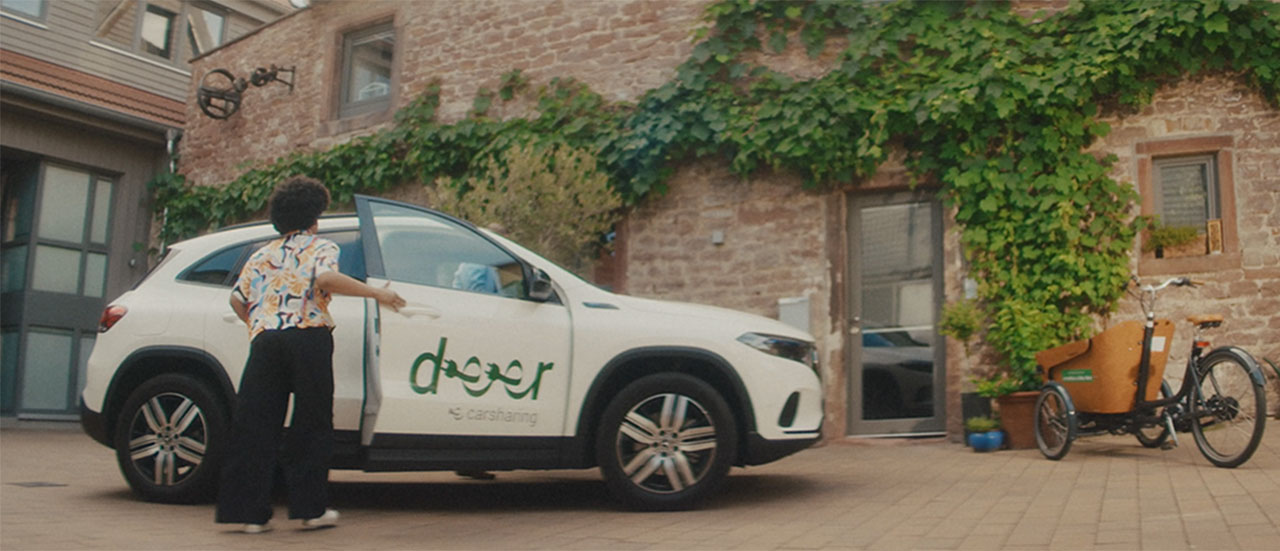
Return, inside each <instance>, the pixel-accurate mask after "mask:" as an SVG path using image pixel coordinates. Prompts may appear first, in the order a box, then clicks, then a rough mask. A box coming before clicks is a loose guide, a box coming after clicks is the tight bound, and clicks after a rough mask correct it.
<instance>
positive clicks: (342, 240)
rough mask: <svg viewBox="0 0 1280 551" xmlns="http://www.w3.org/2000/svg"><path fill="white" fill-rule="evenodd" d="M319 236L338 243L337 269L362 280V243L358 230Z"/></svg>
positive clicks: (363, 275) (363, 277)
mask: <svg viewBox="0 0 1280 551" xmlns="http://www.w3.org/2000/svg"><path fill="white" fill-rule="evenodd" d="M321 237H324V238H326V239H329V240H331V241H333V242H334V244H336V245H338V271H339V272H342V273H343V274H346V275H349V276H351V277H354V278H356V279H358V280H360V281H364V280H365V270H364V244H363V243H361V242H360V232H358V231H348V232H336V233H326V234H324V235H322V236H321Z"/></svg>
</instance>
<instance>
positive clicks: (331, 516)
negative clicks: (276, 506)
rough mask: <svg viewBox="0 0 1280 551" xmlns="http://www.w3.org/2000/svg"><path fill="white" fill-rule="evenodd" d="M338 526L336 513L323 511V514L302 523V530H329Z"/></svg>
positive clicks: (331, 510)
mask: <svg viewBox="0 0 1280 551" xmlns="http://www.w3.org/2000/svg"><path fill="white" fill-rule="evenodd" d="M337 525H338V511H337V510H334V509H325V510H324V514H323V515H320V516H318V517H316V518H309V519H306V520H304V521H302V529H303V530H317V529H320V528H331V527H334V526H337Z"/></svg>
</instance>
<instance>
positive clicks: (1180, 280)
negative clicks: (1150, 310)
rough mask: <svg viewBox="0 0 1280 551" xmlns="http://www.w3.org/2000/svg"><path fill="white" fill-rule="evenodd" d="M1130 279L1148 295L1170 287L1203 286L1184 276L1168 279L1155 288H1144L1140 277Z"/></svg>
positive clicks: (1148, 286) (1147, 286)
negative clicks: (1139, 279)
mask: <svg viewBox="0 0 1280 551" xmlns="http://www.w3.org/2000/svg"><path fill="white" fill-rule="evenodd" d="M1129 279H1131V280H1133V284H1134V285H1137V286H1139V287H1140V288H1141V289H1142V290H1143V291H1145V292H1148V293H1155V292H1157V291H1162V290H1164V288H1166V287H1168V286H1170V285H1176V286H1178V287H1195V286H1197V285H1202V284H1203V282H1201V281H1196V280H1194V279H1191V278H1189V277H1186V276H1183V277H1172V278H1169V279H1166V280H1165V281H1164V283H1161V284H1159V285H1155V286H1152V285H1146V286H1142V282H1140V281H1138V277H1137V276H1131V277H1130V278H1129Z"/></svg>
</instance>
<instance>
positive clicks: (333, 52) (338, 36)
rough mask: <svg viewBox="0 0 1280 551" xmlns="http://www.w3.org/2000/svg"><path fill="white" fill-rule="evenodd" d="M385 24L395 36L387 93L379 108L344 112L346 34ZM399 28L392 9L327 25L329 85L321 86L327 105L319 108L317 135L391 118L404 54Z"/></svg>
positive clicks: (397, 96) (398, 91) (397, 94)
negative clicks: (389, 88)
mask: <svg viewBox="0 0 1280 551" xmlns="http://www.w3.org/2000/svg"><path fill="white" fill-rule="evenodd" d="M385 25H389V26H390V27H391V30H392V31H393V32H394V33H395V36H396V39H397V40H396V42H395V45H394V46H393V49H392V53H391V93H390V94H389V95H388V96H387V98H386V102H385V103H380V105H382V106H383V107H382V108H380V109H376V110H375V109H370V110H364V111H361V112H358V113H352V112H346V111H344V110H343V104H342V98H343V93H342V90H343V87H344V86H345V85H346V84H345V82H344V81H345V78H344V75H343V72H344V70H345V63H344V62H345V59H344V57H345V56H344V55H343V53H344V50H345V45H346V42H347V37H349V36H353V35H356V34H359V33H361V32H363V31H367V30H369V29H374V28H377V27H381V26H385ZM403 31H404V29H402V28H401V27H400V21H399V17H398V16H397V11H396V10H395V9H392V10H388V11H385V12H382V13H372V14H369V15H368V17H364V18H361V19H360V20H357V21H352V22H349V23H346V24H342V25H340V26H335V27H330V29H329V31H328V32H329V33H331V34H330V35H329V36H330V37H331V41H332V42H331V44H332V46H331V48H330V50H329V54H328V59H329V61H328V71H327V72H328V75H329V82H331V83H332V85H330V86H327V87H325V88H326V94H327V98H326V104H327V106H328V108H327V109H325V110H323V111H322V113H321V115H320V120H319V121H318V123H317V128H318V131H317V133H318V134H319V135H320V136H325V137H327V136H336V135H339V134H345V133H347V132H353V131H356V130H360V129H364V128H368V127H371V126H376V125H379V124H383V123H386V122H390V121H391V120H392V119H393V118H394V115H395V106H396V105H399V98H400V78H401V74H400V72H401V70H400V68H401V63H402V59H403V57H404V56H403V48H404V45H403V42H404V41H403V40H401V37H403V36H404V32H403Z"/></svg>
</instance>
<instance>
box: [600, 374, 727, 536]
mask: <svg viewBox="0 0 1280 551" xmlns="http://www.w3.org/2000/svg"><path fill="white" fill-rule="evenodd" d="M737 447H738V429H737V423H736V422H735V420H734V417H733V414H732V412H731V411H730V410H729V405H728V404H727V403H726V402H725V400H724V398H723V397H722V396H721V395H720V393H719V392H717V391H716V390H715V389H714V388H712V387H711V385H709V384H707V383H706V382H703V381H702V380H700V379H698V378H696V377H693V376H691V375H687V374H683V373H658V374H654V375H649V376H646V377H643V378H641V379H638V380H636V381H634V382H632V383H631V384H628V385H627V386H626V387H624V388H623V389H622V391H621V392H619V393H618V395H617V396H615V397H614V398H613V400H612V401H611V402H609V405H608V406H606V407H605V410H604V415H603V416H602V418H601V424H600V430H599V431H598V432H597V434H596V460H597V461H598V462H599V465H600V470H601V473H602V474H603V475H604V480H605V484H606V485H607V486H608V488H609V491H610V493H612V494H613V496H614V497H615V498H617V499H618V500H619V501H621V502H623V503H624V504H626V505H627V506H629V507H631V508H633V509H639V510H646V511H676V510H684V509H690V508H693V507H694V506H696V505H698V504H699V503H700V502H701V501H702V500H703V499H705V498H706V497H707V496H709V495H711V494H712V493H713V492H715V490H716V489H717V488H718V487H719V486H720V485H721V484H722V483H723V482H724V479H725V477H726V476H728V474H729V467H730V466H731V465H732V463H733V459H734V457H736V456H737V451H738V450H737Z"/></svg>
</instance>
